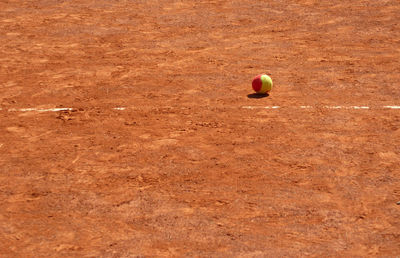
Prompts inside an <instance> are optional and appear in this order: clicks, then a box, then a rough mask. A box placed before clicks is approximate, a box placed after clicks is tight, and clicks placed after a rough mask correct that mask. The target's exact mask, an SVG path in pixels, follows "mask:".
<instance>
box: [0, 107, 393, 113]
mask: <svg viewBox="0 0 400 258" xmlns="http://www.w3.org/2000/svg"><path fill="white" fill-rule="evenodd" d="M242 108H243V109H282V108H291V109H293V108H294V109H296V108H300V109H313V108H318V106H286V107H284V106H242ZM319 108H321V107H319ZM322 108H326V109H361V110H369V109H400V106H374V107H369V106H322ZM112 109H113V110H120V111H123V110H126V109H129V107H115V108H112ZM2 110H4V111H8V112H58V111H72V110H76V108H68V107H67V108H10V109H4V108H0V111H2Z"/></svg>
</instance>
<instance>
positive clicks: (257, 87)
mask: <svg viewBox="0 0 400 258" xmlns="http://www.w3.org/2000/svg"><path fill="white" fill-rule="evenodd" d="M272 84H273V83H272V79H271V77H269V76H268V75H266V74H259V75H257V76H256V77H255V78H254V79H253V82H252V86H253V90H254V91H255V92H257V93H259V94H267V93H269V92H270V91H271V90H272Z"/></svg>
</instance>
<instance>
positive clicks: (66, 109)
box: [0, 108, 74, 112]
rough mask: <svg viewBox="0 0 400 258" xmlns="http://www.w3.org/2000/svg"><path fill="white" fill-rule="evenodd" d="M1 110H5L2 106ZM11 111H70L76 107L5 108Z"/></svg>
mask: <svg viewBox="0 0 400 258" xmlns="http://www.w3.org/2000/svg"><path fill="white" fill-rule="evenodd" d="M0 110H3V109H1V108H0ZM5 110H7V111H9V112H32V111H35V112H58V111H68V110H74V108H10V109H5Z"/></svg>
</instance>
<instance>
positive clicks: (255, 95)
mask: <svg viewBox="0 0 400 258" xmlns="http://www.w3.org/2000/svg"><path fill="white" fill-rule="evenodd" d="M268 96H269V94H268V93H265V94H262V93H251V94H248V95H247V97H248V98H249V99H262V98H266V97H268Z"/></svg>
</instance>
